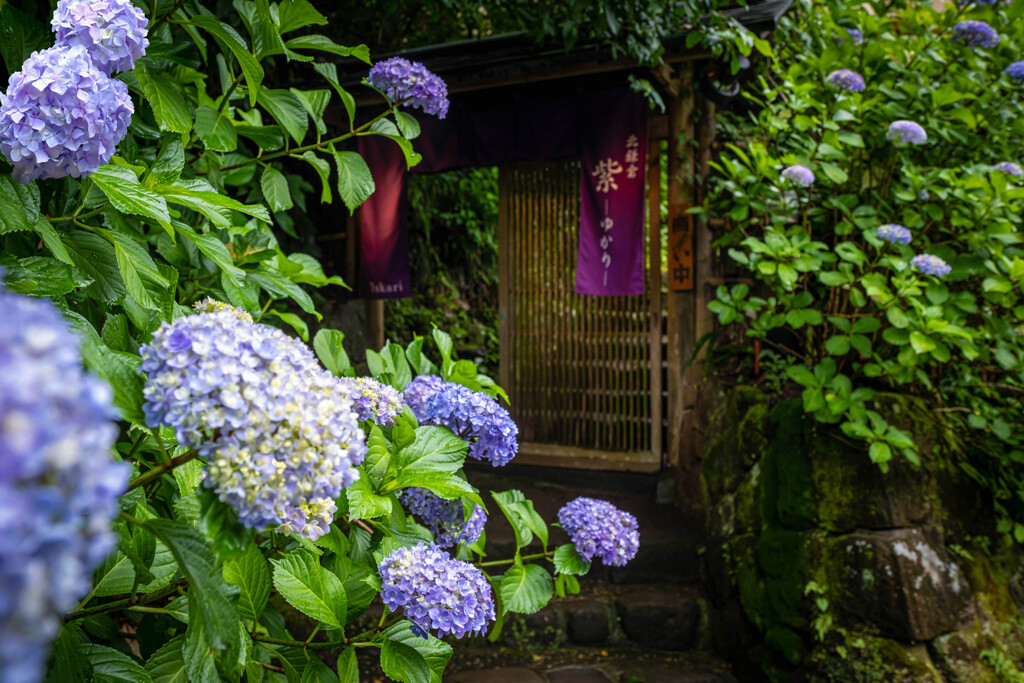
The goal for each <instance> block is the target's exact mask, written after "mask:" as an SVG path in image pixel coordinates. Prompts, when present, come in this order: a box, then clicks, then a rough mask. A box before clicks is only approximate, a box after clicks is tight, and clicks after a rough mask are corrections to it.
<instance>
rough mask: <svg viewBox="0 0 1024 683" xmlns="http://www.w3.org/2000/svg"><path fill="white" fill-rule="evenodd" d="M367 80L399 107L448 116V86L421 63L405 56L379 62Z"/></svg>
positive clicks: (440, 117)
mask: <svg viewBox="0 0 1024 683" xmlns="http://www.w3.org/2000/svg"><path fill="white" fill-rule="evenodd" d="M367 81H368V82H369V84H370V85H372V86H373V87H375V88H377V89H378V90H381V91H383V92H384V94H386V95H387V96H388V98H389V99H390V100H391V101H392V102H394V103H395V104H405V105H408V106H410V107H417V108H419V109H422V110H423V111H424V112H426V113H427V114H434V115H436V116H437V118H439V119H443V118H444V117H445V116H446V115H447V114H448V86H447V85H445V82H444V81H442V80H441V79H440V78H438V77H437V76H436V75H434V74H433V73H431V72H430V71H428V70H427V68H426V67H425V66H423V65H422V64H420V63H419V62H410V61H409V60H408V59H403V58H402V57H392V58H391V59H387V60H385V61H383V62H377V63H376V64H374V65H373V68H372V69H370V74H369V76H367Z"/></svg>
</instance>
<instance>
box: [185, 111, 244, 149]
mask: <svg viewBox="0 0 1024 683" xmlns="http://www.w3.org/2000/svg"><path fill="white" fill-rule="evenodd" d="M195 128H196V134H197V135H199V139H200V140H202V141H203V144H204V145H206V149H212V150H214V151H216V152H233V151H234V150H235V149H236V148H237V147H238V133H237V132H236V131H235V126H234V125H233V124H232V123H231V119H229V118H228V115H227V113H226V112H222V111H218V110H216V109H214V108H213V107H207V106H205V105H204V106H202V107H199V108H198V109H196V123H195Z"/></svg>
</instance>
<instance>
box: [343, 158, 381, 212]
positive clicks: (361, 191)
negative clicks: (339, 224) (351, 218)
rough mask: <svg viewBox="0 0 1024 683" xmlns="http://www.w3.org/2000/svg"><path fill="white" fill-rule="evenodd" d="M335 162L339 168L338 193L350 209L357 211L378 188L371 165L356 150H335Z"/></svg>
mask: <svg viewBox="0 0 1024 683" xmlns="http://www.w3.org/2000/svg"><path fill="white" fill-rule="evenodd" d="M334 163H335V165H336V166H337V169H338V195H339V196H340V197H341V200H342V201H343V202H345V206H346V207H348V210H349V211H355V210H356V209H357V208H358V207H359V206H360V205H362V203H363V202H365V201H366V200H367V198H368V197H369V196H370V195H371V194H373V191H374V190H375V189H376V185H375V184H374V182H373V175H372V174H371V173H370V167H369V166H367V165H366V162H365V161H364V160H363V158H362V157H361V156H359V155H358V154H356V153H355V152H335V153H334Z"/></svg>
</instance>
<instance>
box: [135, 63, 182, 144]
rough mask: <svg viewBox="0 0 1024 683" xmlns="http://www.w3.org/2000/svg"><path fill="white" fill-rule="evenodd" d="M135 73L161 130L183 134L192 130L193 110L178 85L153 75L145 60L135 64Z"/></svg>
mask: <svg viewBox="0 0 1024 683" xmlns="http://www.w3.org/2000/svg"><path fill="white" fill-rule="evenodd" d="M134 73H135V77H136V78H137V79H138V81H139V87H140V88H142V94H143V95H144V96H145V101H146V102H147V103H148V104H149V106H150V107H152V108H153V116H154V117H156V123H157V125H158V126H160V130H169V131H174V132H175V133H182V134H185V133H188V132H189V131H191V130H192V112H191V111H190V110H189V106H188V102H186V100H185V96H184V95H182V93H181V90H180V89H179V88H178V86H177V85H175V84H174V82H173V81H171V80H170V79H168V78H163V77H162V76H158V75H151V74H150V72H149V69H148V67H147V66H146V63H145V62H143V61H139V62H137V63H136V64H135V69H134Z"/></svg>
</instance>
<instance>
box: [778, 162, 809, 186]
mask: <svg viewBox="0 0 1024 683" xmlns="http://www.w3.org/2000/svg"><path fill="white" fill-rule="evenodd" d="M782 177H783V178H785V179H786V180H792V181H793V182H794V183H796V184H797V185H803V186H804V187H810V186H811V185H813V184H814V171H812V170H811V169H809V168H807V167H806V166H801V165H800V164H793V165H792V166H790V167H788V168H786V169H785V170H783V171H782Z"/></svg>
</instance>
